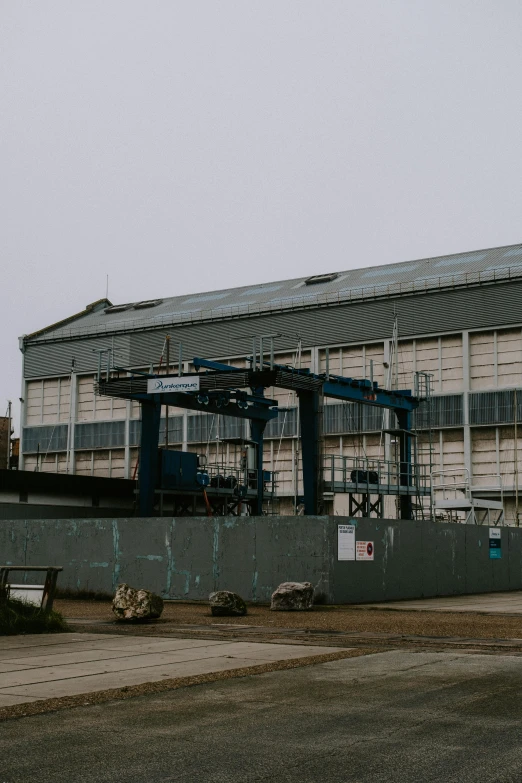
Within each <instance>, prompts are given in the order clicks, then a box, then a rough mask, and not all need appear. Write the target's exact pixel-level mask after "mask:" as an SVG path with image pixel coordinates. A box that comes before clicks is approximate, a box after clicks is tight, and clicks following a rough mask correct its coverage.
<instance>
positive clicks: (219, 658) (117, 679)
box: [0, 634, 342, 707]
mask: <svg viewBox="0 0 522 783" xmlns="http://www.w3.org/2000/svg"><path fill="white" fill-rule="evenodd" d="M67 637H68V641H63V642H62V643H56V641H55V639H54V637H53V638H52V642H51V643H50V644H47V643H46V639H48V638H49V637H42V636H39V637H35V636H25V637H16V640H15V639H14V638H13V637H7V638H4V639H0V707H1V706H10V705H11V704H18V703H21V702H23V701H24V700H26V701H31V700H33V699H46V698H57V697H62V696H71V695H78V694H80V693H92V692H94V691H100V690H106V689H109V688H121V687H124V686H129V685H138V684H143V683H146V682H156V681H159V680H162V679H164V678H176V677H187V676H193V675H198V674H208V673H211V672H214V671H216V672H217V671H219V672H221V671H226V670H229V669H230V670H233V669H237V668H241V667H244V666H254V665H256V664H262V663H271V662H274V661H283V660H291V659H295V658H303V657H308V656H313V655H322V654H324V653H325V652H326V653H329V652H337V651H339V650H341V649H342V648H338V647H324V646H321V647H317V646H312V645H290V644H263V643H256V642H227V641H218V640H216V641H208V640H198V639H178V638H168V637H143V636H139V637H137V636H120V635H114V634H110V635H109V634H107V635H105V634H99V635H97V634H67V635H64V636H63V637H61V638H62V639H64V640H65V639H66V638H67ZM12 699H15V701H12Z"/></svg>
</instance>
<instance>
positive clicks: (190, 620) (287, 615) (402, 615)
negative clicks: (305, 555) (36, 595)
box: [55, 599, 522, 639]
mask: <svg viewBox="0 0 522 783" xmlns="http://www.w3.org/2000/svg"><path fill="white" fill-rule="evenodd" d="M55 609H57V611H59V612H61V613H62V614H63V615H64V617H65V618H70V619H84V620H89V621H93V620H99V621H100V622H114V624H115V625H117V627H118V628H125V629H128V630H129V631H130V632H131V633H136V632H138V633H141V632H144V633H146V634H149V635H152V634H156V633H169V632H170V631H177V630H178V629H179V630H181V628H182V627H183V626H188V625H196V626H200V627H201V626H218V627H219V626H223V625H227V626H234V625H238V626H241V625H243V626H244V625H251V626H263V627H266V628H281V629H284V628H288V629H301V628H302V629H307V630H313V631H324V632H328V631H333V632H336V631H343V632H359V633H386V634H401V635H410V634H411V635H419V636H433V637H453V638H454V637H459V638H462V637H465V638H468V639H522V617H517V616H509V615H486V614H478V613H472V612H469V613H464V612H458V613H457V612H455V613H452V612H445V613H442V612H428V611H426V612H424V611H413V612H407V611H397V610H381V609H365V608H364V607H357V608H353V607H345V606H316V607H314V609H313V610H312V611H310V612H271V611H270V609H269V608H268V607H266V606H257V605H256V606H249V607H248V614H247V615H246V616H245V617H237V618H234V617H212V615H211V614H210V610H209V608H208V606H207V605H206V604H194V603H189V602H186V603H185V602H181V601H180V602H168V603H166V604H165V609H164V612H163V616H162V617H161V619H160V620H158V621H155V622H154V624H152V623H147V624H145V625H140V626H136V625H130V626H128V625H123V624H121V623H116V621H115V620H114V615H113V614H112V612H111V604H110V601H80V600H63V599H60V600H57V601H55ZM106 627H107V626H106ZM138 629H139V630H138ZM90 630H91V631H92V630H93V629H92V628H91V629H90ZM216 630H217V628H216Z"/></svg>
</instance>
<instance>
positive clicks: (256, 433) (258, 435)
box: [250, 419, 266, 516]
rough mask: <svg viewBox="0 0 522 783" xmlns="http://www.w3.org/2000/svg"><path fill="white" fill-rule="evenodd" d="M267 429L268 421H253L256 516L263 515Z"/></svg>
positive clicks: (251, 432) (251, 429) (251, 431)
mask: <svg viewBox="0 0 522 783" xmlns="http://www.w3.org/2000/svg"><path fill="white" fill-rule="evenodd" d="M265 427H266V421H263V420H262V419H252V420H251V427H250V434H251V438H252V440H253V441H254V443H255V444H256V474H257V498H256V504H255V509H254V511H255V514H256V516H261V515H262V514H263V488H264V484H263V433H264V431H265Z"/></svg>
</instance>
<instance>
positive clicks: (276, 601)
mask: <svg viewBox="0 0 522 783" xmlns="http://www.w3.org/2000/svg"><path fill="white" fill-rule="evenodd" d="M313 603H314V586H313V585H312V584H311V583H310V582H283V583H282V584H280V585H279V587H278V588H277V590H275V591H274V592H273V593H272V602H271V604H270V609H272V610H273V611H275V612H302V611H304V610H306V609H311V608H312V606H313Z"/></svg>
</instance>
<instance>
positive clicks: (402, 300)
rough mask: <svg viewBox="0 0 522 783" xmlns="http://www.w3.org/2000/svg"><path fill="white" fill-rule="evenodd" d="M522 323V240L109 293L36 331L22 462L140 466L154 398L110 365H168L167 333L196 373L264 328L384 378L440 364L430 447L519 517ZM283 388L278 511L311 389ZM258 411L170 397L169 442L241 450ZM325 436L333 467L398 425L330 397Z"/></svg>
mask: <svg viewBox="0 0 522 783" xmlns="http://www.w3.org/2000/svg"><path fill="white" fill-rule="evenodd" d="M322 266H323V267H328V266H329V265H328V264H327V263H324V264H323V263H322ZM521 330H522V245H516V246H510V247H501V248H495V249H490V250H481V251H474V252H468V253H461V254H458V255H450V256H444V257H438V258H428V259H422V260H419V261H411V262H410V261H408V262H404V263H398V264H391V265H386V266H373V267H371V268H365V269H356V270H351V271H347V272H337V273H331V274H327V273H322V272H321V273H320V274H317V275H315V276H312V277H309V278H298V279H294V280H287V281H281V282H273V283H266V284H262V285H257V286H249V287H243V288H233V289H227V290H222V291H214V292H210V293H204V294H197V295H192V296H189V295H186V296H177V297H171V298H158V299H155V300H148V301H141V302H134V303H127V304H111V303H110V302H109V301H107V300H105V299H103V300H100V301H97V302H94V303H93V304H91V305H88V306H87V307H86V308H85V310H84V311H82V312H80V313H78V314H75V315H72V316H71V317H70V318H67V319H65V320H63V321H60V322H59V323H55V324H53V325H51V326H48V327H47V328H44V329H42V330H40V331H38V332H35V333H33V334H30V335H25V336H24V337H22V338H21V339H20V347H21V350H22V354H23V389H22V414H21V415H22V418H21V447H20V468H21V469H25V470H28V471H35V470H37V471H42V472H45V471H47V472H58V473H71V474H81V475H92V476H108V477H113V478H133V477H135V475H136V472H137V465H138V459H139V435H140V425H139V416H140V410H139V405H137V404H136V403H135V402H133V401H131V400H125V399H117V398H109V397H102V396H99V395H97V394H96V378H97V374H98V371H99V368H100V367H102V368H105V367H106V366H107V364H108V365H109V367H110V370H111V374H112V375H113V376H114V375H115V374H120V376H125V375H127V374H128V372H129V370H130V369H131V368H132V369H134V370H141V371H143V372H147V373H150V372H155V373H165V372H166V371H167V366H166V337H167V336H169V341H168V342H169V347H170V356H169V367H168V371H169V373H170V374H171V375H172V374H176V373H177V372H178V369H179V368H178V362H179V357H180V356H181V361H182V369H183V371H185V372H190V371H191V361H192V359H193V358H194V357H203V358H206V359H213V360H219V361H220V362H224V363H230V364H233V365H234V366H236V367H241V366H246V365H247V363H248V361H249V357H251V356H252V353H253V339H255V341H256V342H255V344H256V346H257V350H259V348H260V345H261V340H263V345H264V350H265V351H268V350H272V349H273V352H274V360H275V362H276V363H278V364H284V365H291V366H293V367H300V368H306V367H308V368H310V370H311V372H314V373H329V374H337V375H342V376H346V377H351V378H370V377H371V378H372V380H374V381H376V382H378V383H379V385H380V386H382V387H385V388H389V389H392V388H398V389H412V390H413V389H414V387H415V384H416V383H418V378H419V375H418V374H419V373H422V374H424V375H423V377H424V378H425V379H426V378H427V377H428V378H429V380H430V382H431V387H432V389H431V391H432V398H431V401H430V402H429V403H426V404H425V406H424V408H423V409H422V410H421V411H420V412H419V413H418V414H417V416H416V418H415V424H414V430H415V432H414V435H415V438H414V440H415V457H416V460H417V461H418V462H420V463H424V464H425V465H426V466H427V470H428V472H431V471H435V472H436V473H437V472H440V471H444V472H446V473H451V472H453V473H454V474H456V473H460V474H462V475H463V476H465V477H468V478H469V483H470V485H471V486H472V487H474V488H475V489H478V488H480V490H481V492H482V494H483V495H484V496H488V497H490V498H498V497H500V496H502V498H503V500H504V506H505V512H506V521H507V523H509V524H515V523H516V522H517V519H516V517H517V511H518V470H519V458H522V452H521V451H520V438H519V433H518V426H519V420H520V414H521V412H522V331H521ZM269 396H271V397H273V398H274V399H277V400H278V401H279V406H280V412H279V416H278V418H277V419H275V420H274V421H271V422H270V423H269V425H268V428H267V430H266V432H265V439H266V441H265V452H264V456H265V467H266V469H267V470H269V471H271V472H273V473H274V475H275V484H276V499H277V508H276V510H277V511H278V512H279V513H283V514H284V513H294V512H295V511H296V510H297V508H298V506H299V499H300V496H301V492H302V485H301V469H300V445H299V437H298V420H297V419H298V417H297V403H296V397H295V392H292V391H287V390H284V389H272V390H270V394H269ZM165 413H166V411H164V418H163V420H162V430H161V432H162V437H163V438H164V437H165V432H166V429H167V427H166V424H165ZM246 426H247V425H246V422H244V421H243V420H240V419H231V418H229V417H227V416H226V415H216V414H212V415H210V414H203V413H193V412H191V411H187V410H184V411H183V410H180V409H173V408H170V409H169V411H168V445H169V447H171V448H177V449H180V450H184V451H187V450H189V451H197V452H198V453H200V454H204V455H205V456H206V457H207V459H208V460H209V461H215V462H218V463H219V462H221V463H223V464H224V465H226V463H227V462H228V461H230V460H231V459H232V454H231V452H232V450H233V449H234V442H237V441H238V439H240V438H242V437H247V436H248V433H247V432H246ZM321 437H322V455H321V458H322V460H323V464H324V467H325V470H328V465H329V464H333V462H332V460H333V461H335V459H337V458H342V457H350V458H351V457H358V458H368V459H369V460H377V459H385V458H388V459H390V458H392V459H393V450H394V447H395V440H394V434H393V427H392V426H391V425H390V421H389V418H387V417H386V415H385V414H383V413H382V412H381V411H380V410H379V409H375V408H369V407H368V406H365V405H361V404H358V403H339V402H336V401H328V400H325V404H324V408H323V414H322V436H321ZM329 460H330V462H329ZM325 502H326V505H325V510H327V511H330V512H333V513H347V509H346V506H345V505H344V500H343V497H342V495H340V496H336V497H333V496H332V497H326V496H325ZM273 503H274V508H275V501H273Z"/></svg>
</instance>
